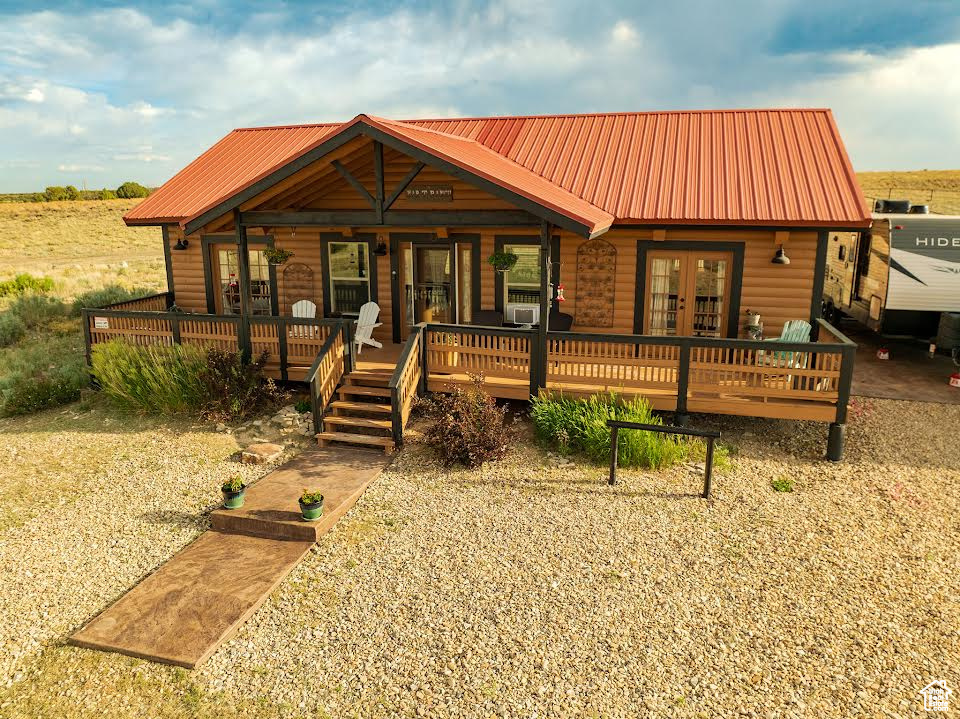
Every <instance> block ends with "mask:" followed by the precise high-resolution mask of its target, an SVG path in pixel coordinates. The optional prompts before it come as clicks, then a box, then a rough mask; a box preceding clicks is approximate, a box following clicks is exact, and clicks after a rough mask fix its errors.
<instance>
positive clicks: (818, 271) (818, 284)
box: [810, 230, 853, 327]
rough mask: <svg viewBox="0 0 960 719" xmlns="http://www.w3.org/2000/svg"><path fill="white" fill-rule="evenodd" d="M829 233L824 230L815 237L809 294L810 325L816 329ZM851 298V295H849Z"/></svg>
mask: <svg viewBox="0 0 960 719" xmlns="http://www.w3.org/2000/svg"><path fill="white" fill-rule="evenodd" d="M829 244H830V233H829V232H827V231H826V230H823V231H821V232H820V234H819V235H818V236H817V259H816V263H815V264H814V270H813V289H812V290H811V294H810V324H811V326H813V327H817V320H818V319H820V315H821V314H822V311H823V285H824V280H825V279H826V276H827V249H828V246H829ZM850 295H851V297H852V296H853V293H852V292H851V293H850Z"/></svg>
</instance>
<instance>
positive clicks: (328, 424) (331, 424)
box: [317, 369, 395, 454]
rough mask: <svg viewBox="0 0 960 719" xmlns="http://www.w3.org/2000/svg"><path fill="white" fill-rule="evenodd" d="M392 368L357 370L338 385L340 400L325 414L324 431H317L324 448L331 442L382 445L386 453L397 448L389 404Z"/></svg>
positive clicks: (337, 392)
mask: <svg viewBox="0 0 960 719" xmlns="http://www.w3.org/2000/svg"><path fill="white" fill-rule="evenodd" d="M392 374H393V373H392V372H391V371H389V370H371V369H363V370H354V371H353V372H350V373H349V374H347V375H346V376H344V378H343V385H342V386H340V387H338V388H337V391H336V396H337V399H335V400H333V401H332V402H330V405H329V406H328V408H327V411H326V412H325V413H324V415H323V427H322V431H321V432H319V433H318V434H317V442H318V443H319V445H320V446H321V447H324V446H326V445H327V444H329V443H330V442H341V443H344V444H351V445H359V446H363V447H380V448H381V449H383V451H384V453H385V454H390V453H391V452H393V450H394V449H395V444H394V441H393V423H392V421H391V413H392V411H393V408H392V406H391V403H390V394H391V393H390V388H389V387H388V386H387V385H388V384H389V383H390V377H391V375H392Z"/></svg>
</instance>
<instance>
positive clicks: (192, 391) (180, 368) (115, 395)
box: [91, 340, 207, 414]
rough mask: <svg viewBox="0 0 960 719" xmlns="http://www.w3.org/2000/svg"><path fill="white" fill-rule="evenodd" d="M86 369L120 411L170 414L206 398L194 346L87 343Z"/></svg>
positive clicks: (201, 358)
mask: <svg viewBox="0 0 960 719" xmlns="http://www.w3.org/2000/svg"><path fill="white" fill-rule="evenodd" d="M91 369H92V372H93V376H94V377H96V379H97V382H99V383H100V387H101V388H102V389H103V392H104V394H106V395H107V396H108V397H109V398H110V399H111V400H113V401H114V402H115V403H116V404H117V405H119V406H120V407H123V408H125V409H132V410H137V411H142V412H155V413H159V414H176V413H180V412H195V411H198V410H200V409H201V408H202V407H203V406H204V404H205V402H206V398H207V394H206V385H205V383H204V379H203V373H204V370H205V369H206V354H205V352H204V351H203V349H202V348H199V347H191V346H181V345H173V346H172V347H167V346H162V345H153V346H150V347H140V346H137V345H132V344H128V343H126V342H121V341H118V340H114V341H112V342H107V343H104V344H98V345H95V346H94V347H93V351H92V353H91Z"/></svg>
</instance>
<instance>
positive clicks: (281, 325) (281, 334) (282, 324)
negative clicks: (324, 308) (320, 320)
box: [277, 317, 319, 382]
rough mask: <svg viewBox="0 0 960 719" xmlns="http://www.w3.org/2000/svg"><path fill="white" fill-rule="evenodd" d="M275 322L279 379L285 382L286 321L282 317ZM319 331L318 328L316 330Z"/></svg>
mask: <svg viewBox="0 0 960 719" xmlns="http://www.w3.org/2000/svg"><path fill="white" fill-rule="evenodd" d="M278 319H279V321H278V322H277V342H278V343H279V346H280V379H282V380H283V381H284V382H286V381H287V320H286V318H284V317H280V318H278ZM318 329H319V328H318Z"/></svg>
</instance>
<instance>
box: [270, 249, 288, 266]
mask: <svg viewBox="0 0 960 719" xmlns="http://www.w3.org/2000/svg"><path fill="white" fill-rule="evenodd" d="M263 256H264V257H265V258H266V260H267V263H268V264H271V265H274V266H276V265H282V264H283V263H284V262H286V261H287V260H289V259H290V258H291V257H293V253H292V252H291V251H290V250H284V249H283V248H280V247H267V248H266V249H265V250H264V251H263Z"/></svg>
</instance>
